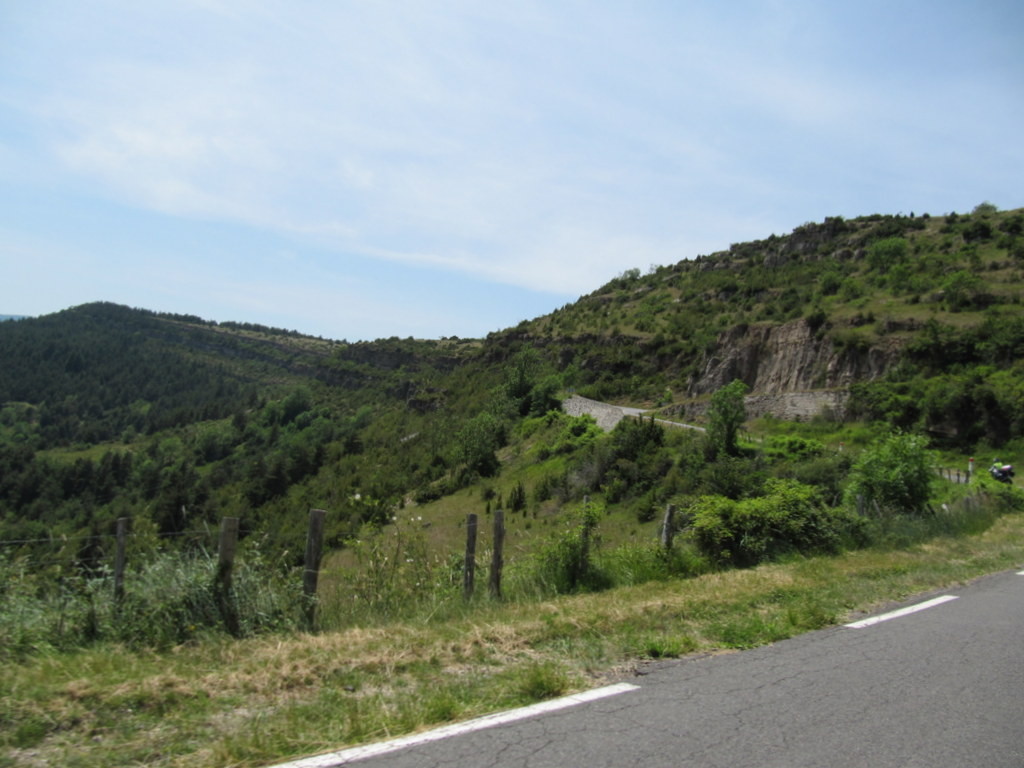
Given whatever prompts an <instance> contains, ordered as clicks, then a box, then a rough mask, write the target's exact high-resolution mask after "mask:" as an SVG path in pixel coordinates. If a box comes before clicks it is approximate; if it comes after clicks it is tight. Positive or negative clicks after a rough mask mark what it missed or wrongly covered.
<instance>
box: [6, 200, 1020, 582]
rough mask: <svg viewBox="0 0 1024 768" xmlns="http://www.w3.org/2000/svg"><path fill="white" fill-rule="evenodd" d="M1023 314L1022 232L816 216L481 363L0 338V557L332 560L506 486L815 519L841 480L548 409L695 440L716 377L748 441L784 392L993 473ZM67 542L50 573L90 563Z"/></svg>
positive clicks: (173, 342)
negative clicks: (788, 511) (127, 532)
mask: <svg viewBox="0 0 1024 768" xmlns="http://www.w3.org/2000/svg"><path fill="white" fill-rule="evenodd" d="M1022 291H1024V213H1022V212H1021V211H1020V210H1017V211H998V210H996V209H995V207H994V206H991V205H988V204H984V205H981V206H978V208H977V209H976V210H975V211H974V212H972V213H971V214H962V215H956V214H950V215H945V216H929V215H927V214H923V215H915V214H910V215H899V216H883V215H873V216H865V217H862V218H857V219H852V220H843V219H840V218H830V219H827V220H826V221H825V222H823V223H817V224H814V223H811V224H806V225H804V226H802V227H799V228H798V229H797V230H795V231H794V232H793V233H791V234H789V235H784V236H775V235H773V236H771V237H769V238H767V239H765V240H760V241H757V242H752V243H743V244H736V245H733V246H732V247H731V248H730V249H729V250H728V251H725V252H722V253H716V254H712V255H709V256H702V257H698V258H696V259H693V260H685V261H680V262H678V263H675V264H671V265H668V266H663V267H658V268H653V269H651V270H650V271H648V272H647V273H646V274H642V273H641V272H640V271H639V270H637V269H628V270H625V271H624V272H623V274H622V275H621V276H620V277H619V278H617V279H615V280H613V281H611V282H610V283H609V284H607V285H605V286H603V287H600V288H599V289H597V290H595V291H594V292H593V293H591V294H589V295H587V296H584V297H581V298H580V299H579V300H578V301H577V302H574V303H572V304H570V305H567V306H565V307H562V308H560V309H558V310H556V311H554V312H552V313H551V314H549V315H546V316H544V317H540V318H537V319H534V320H531V321H526V322H523V323H522V324H520V325H519V326H517V327H516V328H511V329H505V330H499V331H495V332H494V333H492V334H491V335H489V336H488V337H487V338H486V339H482V340H460V339H455V338H452V339H440V340H432V341H424V340H414V339H405V340H402V339H397V338H393V339H386V340H378V341H375V342H362V343H347V342H345V341H336V340H325V339H319V338H311V337H308V336H303V335H301V334H299V333H297V332H294V331H284V330H280V329H271V328H265V327H261V326H256V325H251V324H245V323H220V324H217V323H211V322H206V321H203V320H202V319H200V318H196V317H190V316H179V315H165V314H156V313H152V312H148V311H145V310H138V309H130V308H127V307H122V306H115V305H110V304H90V305H84V306H81V307H77V308H74V309H69V310H66V311H63V312H59V313H56V314H54V315H49V316H46V317H40V318H31V319H22V320H18V321H15V322H5V323H0V360H2V361H3V364H2V366H0V403H2V412H0V540H5V541H25V542H33V541H39V540H48V539H51V538H52V537H55V536H60V535H62V534H69V535H70V534H81V533H83V532H84V533H89V532H101V531H108V530H109V528H110V526H111V525H112V524H113V521H114V519H116V518H117V517H120V516H132V517H133V519H143V520H147V521H149V523H150V524H151V525H152V526H153V527H154V530H156V531H158V532H159V533H163V534H171V533H178V532H182V531H186V530H189V529H191V528H193V527H195V526H197V525H201V524H209V525H212V524H214V523H215V522H216V520H218V519H219V518H220V517H221V516H223V515H236V516H239V517H241V519H242V521H243V523H242V524H243V535H244V536H246V535H251V534H252V533H254V532H261V533H263V534H265V535H266V536H267V537H269V541H270V542H271V544H272V545H273V546H279V547H280V548H281V549H282V550H283V549H287V550H288V551H290V552H292V553H298V552H300V551H301V537H302V535H303V528H302V526H303V524H304V514H305V511H306V510H307V509H308V508H310V507H324V508H327V509H329V510H331V517H330V522H329V528H328V542H329V545H330V546H332V547H341V546H344V544H345V542H346V541H347V540H348V539H349V537H351V536H353V535H354V534H355V533H356V532H357V531H358V530H359V529H360V527H361V526H363V525H365V524H367V523H378V524H384V523H385V522H386V521H388V520H389V519H390V517H391V516H392V514H393V512H394V510H396V509H398V508H400V507H402V506H405V505H409V504H420V505H429V504H431V503H433V504H435V505H436V504H439V503H441V501H442V500H443V499H445V498H446V497H448V496H450V495H451V494H452V493H454V492H455V491H458V490H460V489H464V488H467V487H472V486H474V485H479V487H480V498H481V505H482V504H483V503H484V500H487V499H489V498H490V497H491V495H493V494H494V493H495V489H499V490H500V489H501V488H502V487H505V488H506V491H507V490H508V489H511V490H514V491H515V492H516V502H517V504H521V505H522V507H524V508H527V507H528V508H532V509H534V511H535V512H536V511H539V510H543V511H544V513H545V514H557V510H558V509H559V508H560V507H561V505H565V504H570V503H574V502H576V501H579V500H580V499H582V498H583V496H585V495H589V496H591V497H593V498H599V499H601V500H602V501H603V502H605V503H607V504H608V505H609V507H610V509H612V510H614V509H617V508H621V510H623V511H625V512H628V513H629V515H630V516H632V515H634V514H635V515H637V516H639V517H644V516H646V515H650V514H651V512H650V510H651V509H653V508H655V507H657V506H658V505H661V504H664V503H665V502H667V501H668V500H672V499H680V498H684V497H685V498H691V497H696V496H698V495H700V494H702V493H706V492H709V491H714V492H716V493H719V492H720V493H724V494H726V495H728V496H731V497H733V498H744V497H750V496H757V495H758V494H760V493H762V490H763V489H762V484H763V481H764V479H765V478H767V477H770V476H772V475H775V476H786V477H790V478H800V479H801V481H803V482H809V483H810V484H811V485H813V486H815V487H818V488H819V489H820V490H821V491H822V492H823V493H825V494H826V495H827V497H828V498H829V499H830V500H836V499H838V498H839V496H840V494H841V491H842V488H843V484H844V482H845V479H846V475H847V471H848V470H849V466H850V462H849V460H848V458H846V457H837V456H834V455H832V454H828V453H827V452H825V451H824V447H823V444H822V443H820V442H818V443H814V442H813V441H812V442H810V443H807V444H805V445H803V447H799V446H797V447H794V445H795V444H792V443H790V444H789V445H788V447H779V448H778V449H777V450H776V453H777V454H778V456H777V457H776V458H781V459H785V461H784V462H783V463H782V464H779V463H775V464H772V463H771V462H770V461H769V458H770V457H769V456H768V455H767V454H765V453H762V454H760V455H759V456H754V455H745V454H743V452H742V451H739V450H737V449H736V446H734V445H724V446H723V445H720V446H717V447H711V448H709V447H707V446H702V445H700V444H699V441H698V440H697V438H696V437H695V436H693V435H689V436H685V437H684V436H681V435H676V436H671V437H666V436H665V435H663V434H662V433H663V430H662V429H661V428H660V427H659V428H657V429H654V428H650V427H645V428H638V427H635V426H630V425H629V424H626V425H625V426H623V427H622V428H621V429H617V430H616V431H615V432H614V433H612V434H611V435H602V434H600V430H597V429H596V428H595V427H594V426H593V425H592V424H590V423H588V422H587V420H586V419H585V418H579V419H577V418H570V417H568V416H565V415H559V413H558V412H557V406H558V404H559V401H560V400H561V399H562V398H563V397H565V396H566V395H567V394H568V393H569V392H577V393H579V394H582V395H585V396H588V397H591V398H595V399H600V400H609V401H615V402H621V403H628V404H633V405H637V406H641V407H644V408H647V409H651V410H652V412H653V413H656V414H657V415H660V416H663V417H665V418H669V419H684V418H685V419H686V420H691V421H692V420H695V421H698V422H700V423H706V421H707V418H708V416H707V413H708V408H709V406H710V405H711V404H712V401H713V397H712V396H713V395H714V394H715V393H717V392H720V391H722V390H723V389H725V388H726V387H727V386H729V385H731V383H732V382H734V381H739V382H742V385H743V387H742V389H743V391H744V392H746V405H747V408H748V411H747V412H746V414H745V418H748V419H749V418H750V417H753V416H766V417H768V418H769V419H771V418H772V417H774V418H775V419H776V420H778V419H780V418H781V419H785V418H787V417H793V414H792V412H787V410H786V408H787V407H789V406H787V405H786V402H788V401H784V398H783V396H794V397H795V396H796V395H800V396H801V397H803V398H804V399H803V400H801V402H802V403H811V404H812V405H814V404H816V405H815V410H814V412H813V413H811V412H806V413H804V414H803V415H801V416H800V418H801V419H802V420H803V421H804V422H805V423H806V422H808V421H810V420H811V419H812V417H814V418H816V419H817V421H816V423H817V424H818V425H819V426H818V427H817V428H818V429H819V432H820V433H821V435H824V434H826V433H827V434H830V435H835V434H838V433H839V432H840V431H841V430H843V429H850V428H852V426H851V425H853V424H854V423H855V422H856V423H863V424H870V423H872V422H879V423H883V424H886V425H889V426H895V427H898V428H900V429H902V430H906V431H907V432H909V433H917V434H920V435H922V436H924V437H926V438H927V439H928V440H930V441H931V445H932V446H933V447H936V448H946V449H950V450H960V451H972V452H973V451H974V450H981V451H996V450H1003V451H1005V450H1016V449H1018V448H1019V447H1020V446H1021V445H1022V444H1021V443H1020V442H1019V440H1020V437H1021V433H1022V430H1024V389H1022V387H1024V385H1022V384H1021V382H1022V381H1024V377H1022V373H1024V371H1022V368H1021V366H1022V362H1021V360H1022V352H1024V312H1022V311H1021V295H1022ZM732 391H738V390H735V389H734V390H732ZM815 398H820V399H815ZM798 459H799V461H798ZM787 462H788V463H787ZM783 465H784V466H783ZM505 501H506V502H507V499H506V500H505ZM425 508H427V507H426V506H425ZM82 541H83V542H84V543H83V544H82V546H81V547H80V548H79V550H78V551H76V552H71V553H69V554H68V556H69V557H74V558H77V559H79V560H80V561H81V562H83V563H88V562H90V561H91V560H97V559H99V558H101V557H102V556H105V554H106V553H103V552H100V551H96V547H97V546H99V545H97V544H95V543H94V542H95V541H96V540H94V539H90V538H88V537H85V538H83V539H82ZM295 556H296V557H297V556H298V555H297V554H296V555H295Z"/></svg>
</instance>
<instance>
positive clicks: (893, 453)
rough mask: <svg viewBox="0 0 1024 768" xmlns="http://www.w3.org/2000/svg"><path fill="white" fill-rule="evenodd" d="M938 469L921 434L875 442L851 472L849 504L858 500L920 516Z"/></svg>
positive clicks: (896, 436)
mask: <svg viewBox="0 0 1024 768" xmlns="http://www.w3.org/2000/svg"><path fill="white" fill-rule="evenodd" d="M935 477H936V474H935V466H934V463H933V461H932V459H931V456H930V455H929V453H928V451H927V450H926V441H925V439H924V438H923V437H921V436H919V435H905V434H897V435H891V436H889V437H887V438H885V439H883V440H881V441H878V442H875V443H874V444H872V445H871V446H869V447H868V448H867V449H865V450H864V452H863V453H862V454H861V455H860V457H859V458H858V459H857V461H856V462H854V465H853V467H852V468H851V470H850V482H849V485H848V486H847V487H846V492H845V499H846V503H847V504H848V505H850V506H853V505H854V504H856V502H857V497H858V496H860V497H863V499H864V501H866V502H869V503H873V504H878V505H879V506H880V507H881V508H882V509H886V510H889V511H892V512H896V513H920V512H922V511H923V510H925V508H926V505H927V503H928V499H929V498H930V497H931V489H932V483H933V482H934V480H935Z"/></svg>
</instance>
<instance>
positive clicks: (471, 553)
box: [462, 512, 476, 600]
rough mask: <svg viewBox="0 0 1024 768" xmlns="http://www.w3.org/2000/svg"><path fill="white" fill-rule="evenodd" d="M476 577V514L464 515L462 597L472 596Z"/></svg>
mask: <svg viewBox="0 0 1024 768" xmlns="http://www.w3.org/2000/svg"><path fill="white" fill-rule="evenodd" d="M475 577H476V515H475V514H474V513H472V512H471V513H470V514H468V515H467V516H466V558H465V560H463V563H462V598H463V599H464V600H469V599H470V598H471V597H473V580H474V579H475Z"/></svg>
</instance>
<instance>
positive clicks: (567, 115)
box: [0, 0, 1024, 299]
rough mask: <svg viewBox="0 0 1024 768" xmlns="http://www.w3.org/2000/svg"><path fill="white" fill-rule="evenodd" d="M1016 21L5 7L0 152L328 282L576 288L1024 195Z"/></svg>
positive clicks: (960, 16) (441, 6)
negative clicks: (778, 240)
mask: <svg viewBox="0 0 1024 768" xmlns="http://www.w3.org/2000/svg"><path fill="white" fill-rule="evenodd" d="M1000 7H1002V5H1001V4H1000ZM1006 8H1007V9H1009V10H1006V11H1005V12H1001V14H1000V13H997V12H995V11H992V10H991V9H989V11H986V12H980V11H979V12H975V10H973V5H971V4H969V3H967V2H966V0H963V1H962V2H961V1H960V0H944V2H940V3H938V4H937V5H936V4H927V5H926V4H924V3H918V2H912V3H910V4H909V7H907V8H904V7H903V6H900V8H895V7H890V5H889V4H883V3H881V2H880V1H878V0H869V2H866V3H862V4H860V5H858V6H856V7H854V6H850V7H844V8H833V7H831V6H823V5H821V4H817V3H810V2H797V3H792V2H786V3H782V2H777V1H772V0H739V1H738V2H737V3H735V4H732V5H730V6H729V8H728V11H726V10H725V9H724V7H719V6H714V5H711V4H706V5H705V4H662V3H639V4H635V5H631V6H628V7H626V6H621V7H620V6H615V5H609V4H602V5H599V6H594V5H593V4H589V3H580V2H575V0H568V1H567V2H565V3H557V4H552V3H542V2H535V1H534V0H527V1H526V2H522V3H515V4H511V5H509V4H505V5H502V4H493V3H492V4H480V3H477V2H470V1H469V0H438V1H437V2H432V3H418V2H413V3H406V4H402V6H401V9H400V11H399V10H397V9H396V7H395V6H393V5H388V4H376V3H362V2H337V3H328V2H314V1H313V0H309V1H308V2H302V3H298V4H295V3H285V2H283V0H252V1H251V2H246V3H236V2H229V1H228V0H189V2H170V0H154V2H147V3H142V4H140V3H133V2H128V1H127V0H97V2H95V3H90V4H89V5H88V7H87V8H86V7H85V6H82V5H80V4H76V3H70V2H59V0H55V1H54V2H52V3H47V4H44V5H43V6H40V10H39V11H38V12H35V11H34V12H33V13H27V12H12V11H5V13H8V14H10V16H11V23H10V24H9V25H8V28H9V29H13V30H16V32H12V33H11V39H10V40H6V39H4V40H0V42H2V43H5V44H6V43H9V44H8V45H0V110H3V111H0V144H7V145H8V147H9V149H8V150H7V151H6V153H5V152H4V151H3V149H2V148H0V163H3V164H4V166H5V167H6V168H8V169H13V170H15V171H16V173H14V174H13V175H11V176H10V177H9V178H11V179H17V181H10V182H9V184H11V185H12V186H10V187H9V190H10V194H11V196H12V197H14V196H16V195H17V194H18V190H19V188H18V187H17V186H16V185H17V184H34V185H35V186H36V187H37V189H46V188H47V187H48V186H52V188H53V189H54V190H58V191H59V192H60V194H61V195H64V196H65V197H69V198H70V197H73V196H76V195H77V196H79V198H80V199H83V200H84V199H88V200H90V201H93V202H94V203H95V204H99V203H98V202H96V201H100V200H106V201H108V202H110V203H111V205H113V206H116V214H115V213H111V214H110V215H111V217H114V216H121V217H130V216H132V215H134V214H133V212H136V213H138V214H139V215H141V216H142V219H141V220H145V221H149V219H146V218H145V217H147V216H150V215H152V214H156V215H158V216H162V217H164V219H165V221H164V223H163V224H161V226H168V227H169V226H171V223H173V224H174V225H176V226H177V228H178V229H180V230H181V231H182V232H184V231H185V230H187V229H188V228H190V227H193V226H196V225H197V223H198V224H199V225H205V224H206V223H209V222H221V223H223V224H224V225H225V228H226V229H225V232H223V233H221V235H223V236H224V237H227V234H226V232H227V230H231V231H232V232H247V233H250V234H249V237H250V238H253V237H257V235H256V234H254V233H261V236H262V237H264V238H265V239H270V240H275V239H281V240H283V241H287V242H288V243H290V247H293V248H294V249H297V250H298V251H303V252H304V253H305V255H304V256H303V258H304V259H309V260H316V262H317V263H318V264H321V265H323V270H324V271H323V276H321V279H322V280H329V281H331V283H330V284H331V285H332V286H334V289H335V290H337V291H339V292H343V291H344V290H346V285H347V284H346V275H349V274H350V270H351V268H352V266H353V265H354V264H356V263H360V264H365V263H367V261H369V262H374V263H377V264H378V265H380V268H382V269H384V268H388V267H389V266H390V268H391V269H394V265H402V266H403V267H407V268H412V269H415V270H423V272H422V273H421V274H424V275H426V274H428V272H429V270H434V271H435V272H436V273H437V274H438V275H441V276H447V277H446V278H444V277H442V278H439V279H449V280H451V279H472V280H476V281H481V282H482V283H484V284H491V285H495V286H511V287H517V288H521V289H525V290H528V291H545V292H548V293H550V294H552V295H553V296H554V297H555V298H556V299H559V298H561V297H564V296H572V295H578V294H580V293H585V292H589V291H590V290H593V289H594V288H595V287H597V285H599V284H600V282H602V281H604V280H606V279H608V278H609V277H611V276H614V275H615V274H618V273H620V272H621V271H623V270H624V269H627V268H631V267H634V266H636V267H640V268H646V267H647V266H648V265H649V264H652V263H666V262H671V261H676V260H679V259H682V258H688V257H692V256H695V255H697V254H699V253H707V252H709V251H711V250H715V249H717V248H723V247H727V246H728V244H729V243H730V242H736V241H740V240H743V239H750V238H754V237H762V236H766V235H768V234H770V233H771V232H781V231H784V230H786V229H787V228H791V227H792V226H795V225H797V224H799V223H802V222H803V221H805V220H808V219H813V218H819V217H821V216H823V215H832V214H836V213H841V214H844V215H857V214H859V213H864V212H873V211H881V210H904V209H911V208H914V207H917V208H918V209H927V208H929V207H931V208H932V209H933V210H937V208H936V205H935V203H934V201H936V200H941V201H942V202H940V203H939V204H938V207H949V208H954V207H957V206H960V207H963V206H964V205H965V203H963V202H961V200H972V199H973V198H975V197H978V198H980V199H981V198H997V202H999V203H1000V204H1002V205H1014V204H1017V203H1019V201H1014V200H1005V201H1004V200H998V198H999V193H1000V190H1006V189H1015V187H1014V181H1013V179H1012V178H1011V176H1012V173H1011V170H1012V168H1013V167H1014V166H1016V167H1017V168H1019V165H1020V161H1021V160H1022V157H1021V150H1020V149H1019V148H1017V147H1019V141H1016V140H1015V139H1016V130H1017V126H1019V122H1020V118H1021V117H1022V115H1021V106H1020V105H1021V100H1020V99H1019V98H1017V97H1019V96H1020V95H1021V86H1020V80H1019V72H1020V71H1021V69H1020V68H1019V67H1018V68H1016V69H1014V67H1015V65H1020V66H1021V67H1024V58H1022V54H1021V53H1020V48H1019V46H1016V47H1015V46H1014V45H1013V44H1012V42H1013V41H1012V40H1011V39H1010V38H1011V37H1012V35H1009V33H1007V32H1006V30H1007V29H1009V28H1011V27H1012V22H1013V21H1014V20H1022V19H1021V13H1020V11H1015V10H1013V9H1012V8H1011V7H1010V5H1009V4H1007V5H1006ZM972 25H973V26H972ZM0 34H2V32H0ZM954 43H955V45H954ZM989 43H990V44H989ZM961 44H963V45H967V46H970V48H969V50H962V55H961V56H960V57H959V58H958V60H957V61H956V62H950V61H948V60H947V59H946V58H944V57H945V53H941V55H940V52H943V51H947V50H952V49H953V48H957V50H961V47H958V46H961ZM904 52H905V53H904ZM1001 97H1002V98H1001ZM978 114H983V117H982V119H978V117H977V115H978ZM5 122H7V129H6V130H5V125H4V123H5ZM26 158H27V159H26ZM992 158H995V159H994V160H993V159H992ZM986 165H988V167H987V168H986ZM2 193H3V184H2V183H0V194H2ZM951 194H955V195H956V196H957V199H955V200H948V199H946V198H948V197H949V196H950V195H951ZM922 197H924V198H926V199H924V200H921V199H920V198H922ZM975 202H977V200H975ZM141 220H140V221H141ZM147 226H148V225H147ZM139 227H140V229H141V228H142V227H143V225H142V224H139ZM204 236H205V230H204ZM197 237H198V235H197ZM93 247H100V246H99V245H94V246H93ZM139 247H140V250H142V251H145V252H152V253H155V252H156V251H154V249H153V247H152V246H151V244H146V243H144V242H142V241H140V245H139ZM211 247H212V246H211ZM216 247H217V248H219V249H221V251H218V253H220V252H223V251H224V250H226V249H230V248H231V247H232V246H231V245H230V243H228V242H227V241H225V242H224V243H218V244H217V246H216ZM234 247H237V248H247V247H252V244H251V242H247V243H246V244H245V245H241V244H237V243H236V245H235V246H234ZM154 258H156V256H154ZM196 258H197V259H199V258H200V254H199V253H198V252H197V254H196ZM265 268H266V269H267V270H270V269H272V268H271V267H269V266H267V267H265ZM266 275H267V277H266V285H273V284H274V282H275V277H274V275H273V273H272V272H269V271H268V272H266ZM324 276H326V277H324ZM254 285H255V284H254ZM250 287H251V288H252V290H253V291H254V292H256V293H259V291H256V288H255V287H253V286H250Z"/></svg>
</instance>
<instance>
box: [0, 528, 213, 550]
mask: <svg viewBox="0 0 1024 768" xmlns="http://www.w3.org/2000/svg"><path fill="white" fill-rule="evenodd" d="M213 533H214V532H213V531H212V530H210V529H207V530H194V531H170V532H166V533H155V534H149V533H127V534H125V537H126V538H129V539H133V538H149V537H151V536H154V537H156V538H158V539H168V538H174V537H178V536H212V535H213ZM103 539H115V540H116V539H117V534H114V533H75V534H66V535H65V534H61V535H60V536H49V537H46V538H38V539H0V547H4V546H18V545H22V544H64V543H67V542H70V541H84V540H94V541H99V540H103Z"/></svg>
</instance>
